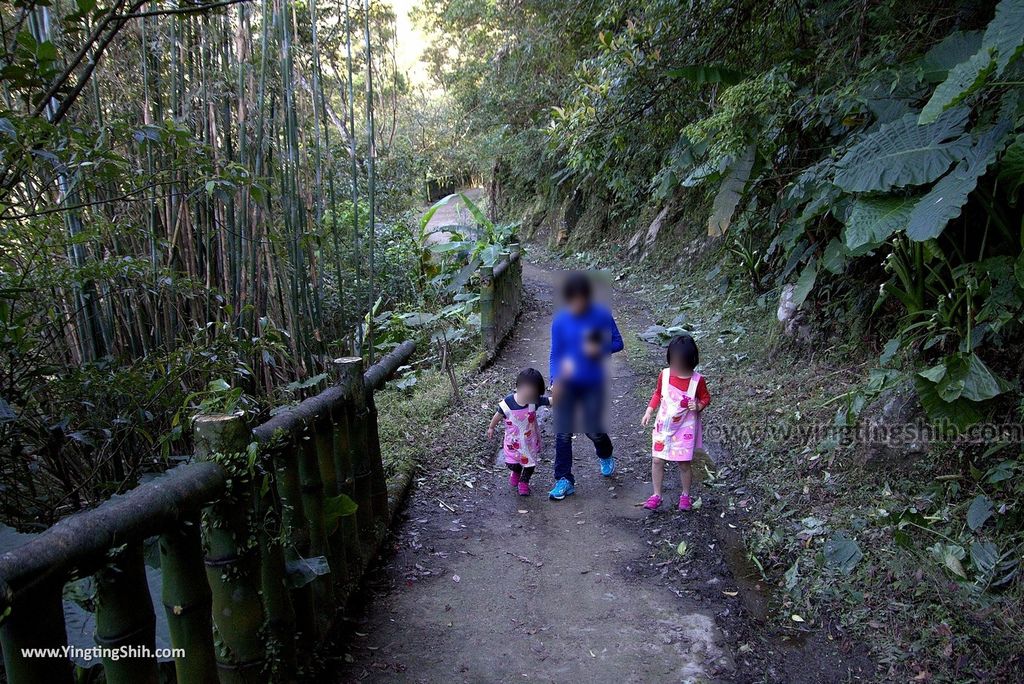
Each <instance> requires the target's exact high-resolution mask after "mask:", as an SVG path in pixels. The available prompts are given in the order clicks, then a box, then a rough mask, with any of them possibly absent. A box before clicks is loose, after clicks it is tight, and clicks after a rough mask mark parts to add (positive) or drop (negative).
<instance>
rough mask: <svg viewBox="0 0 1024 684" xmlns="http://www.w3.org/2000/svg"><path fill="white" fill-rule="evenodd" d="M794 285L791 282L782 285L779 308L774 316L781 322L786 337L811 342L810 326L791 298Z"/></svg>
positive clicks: (794, 288)
mask: <svg viewBox="0 0 1024 684" xmlns="http://www.w3.org/2000/svg"><path fill="white" fill-rule="evenodd" d="M794 290H796V286H795V285H793V284H789V285H784V286H783V288H782V294H781V295H780V296H779V308H778V311H777V312H776V314H775V315H776V318H778V319H779V323H781V324H782V332H783V333H785V335H786V336H787V337H792V338H794V339H795V340H798V341H800V342H811V340H812V337H813V335H812V334H811V326H810V325H808V323H807V317H806V316H805V315H804V313H803V311H801V310H800V307H798V306H797V305H796V302H795V301H794V300H793V292H794Z"/></svg>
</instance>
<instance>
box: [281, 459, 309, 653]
mask: <svg viewBox="0 0 1024 684" xmlns="http://www.w3.org/2000/svg"><path fill="white" fill-rule="evenodd" d="M298 451H299V448H298V446H297V445H296V444H295V442H294V440H291V439H287V440H285V441H284V444H283V445H282V446H280V447H279V448H277V449H275V450H274V451H273V464H274V471H275V474H276V477H275V480H276V481H277V495H278V498H279V499H280V500H281V523H282V525H283V527H284V529H283V533H284V548H283V549H282V552H283V553H284V558H285V562H286V564H292V565H295V564H298V563H301V562H302V559H303V558H306V557H307V556H309V555H310V554H309V527H308V526H307V525H306V516H305V513H304V512H303V510H302V485H301V483H300V481H299V464H298V458H297V457H296V453H297V452H298ZM291 599H292V606H293V608H294V611H295V623H296V626H297V630H298V632H299V633H300V634H304V635H307V636H310V637H312V636H313V635H314V634H315V633H316V626H315V619H314V610H313V593H312V588H311V587H310V586H309V585H308V584H307V585H305V586H301V587H297V588H295V589H293V590H292V592H291Z"/></svg>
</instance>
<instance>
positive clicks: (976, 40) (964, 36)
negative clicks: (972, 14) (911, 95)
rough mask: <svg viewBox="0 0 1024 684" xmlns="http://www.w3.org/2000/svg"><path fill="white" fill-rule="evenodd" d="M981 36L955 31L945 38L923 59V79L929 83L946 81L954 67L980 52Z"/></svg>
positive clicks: (980, 33)
mask: <svg viewBox="0 0 1024 684" xmlns="http://www.w3.org/2000/svg"><path fill="white" fill-rule="evenodd" d="M981 35H982V32H981V31H953V32H952V33H950V34H949V35H948V36H946V37H945V38H943V39H942V41H940V42H939V43H938V44H937V45H935V46H934V47H933V48H932V49H930V50H929V51H928V52H927V53H925V56H924V57H922V58H921V61H920V62H919V68H920V73H921V78H922V79H924V80H925V81H928V82H929V83H940V82H942V81H944V80H945V79H946V76H948V75H949V72H950V70H951V69H952V68H953V67H955V66H956V65H958V64H960V63H961V62H966V61H967V60H968V59H970V58H971V55H973V54H974V53H976V52H977V51H978V48H980V47H981Z"/></svg>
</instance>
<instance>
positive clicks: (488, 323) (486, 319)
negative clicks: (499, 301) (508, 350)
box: [480, 266, 494, 351]
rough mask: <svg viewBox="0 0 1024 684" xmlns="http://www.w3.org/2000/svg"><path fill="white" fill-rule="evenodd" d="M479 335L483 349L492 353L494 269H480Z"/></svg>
mask: <svg viewBox="0 0 1024 684" xmlns="http://www.w3.org/2000/svg"><path fill="white" fill-rule="evenodd" d="M480 335H481V337H483V341H484V348H485V349H487V350H488V351H494V267H493V266H481V267H480Z"/></svg>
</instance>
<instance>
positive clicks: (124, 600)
mask: <svg viewBox="0 0 1024 684" xmlns="http://www.w3.org/2000/svg"><path fill="white" fill-rule="evenodd" d="M96 643H97V644H99V645H100V646H103V647H105V648H109V649H119V648H129V649H139V650H141V649H149V653H150V655H149V656H142V655H131V654H129V655H128V656H127V657H125V656H122V657H118V658H109V657H104V658H103V674H104V677H105V678H106V680H107V681H108V682H110V684H122V682H123V684H146V683H147V682H148V683H149V684H157V682H158V681H159V676H158V674H157V663H156V658H155V657H153V650H154V649H155V648H156V616H155V615H154V613H153V599H152V598H151V597H150V594H149V584H148V582H147V581H146V564H145V562H144V561H143V557H142V544H139V543H133V544H128V545H127V546H126V547H125V548H124V549H123V550H121V551H118V552H117V553H116V554H115V555H114V557H113V559H112V560H111V562H110V563H109V564H107V566H106V567H104V568H103V569H101V570H100V571H99V572H97V573H96Z"/></svg>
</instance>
